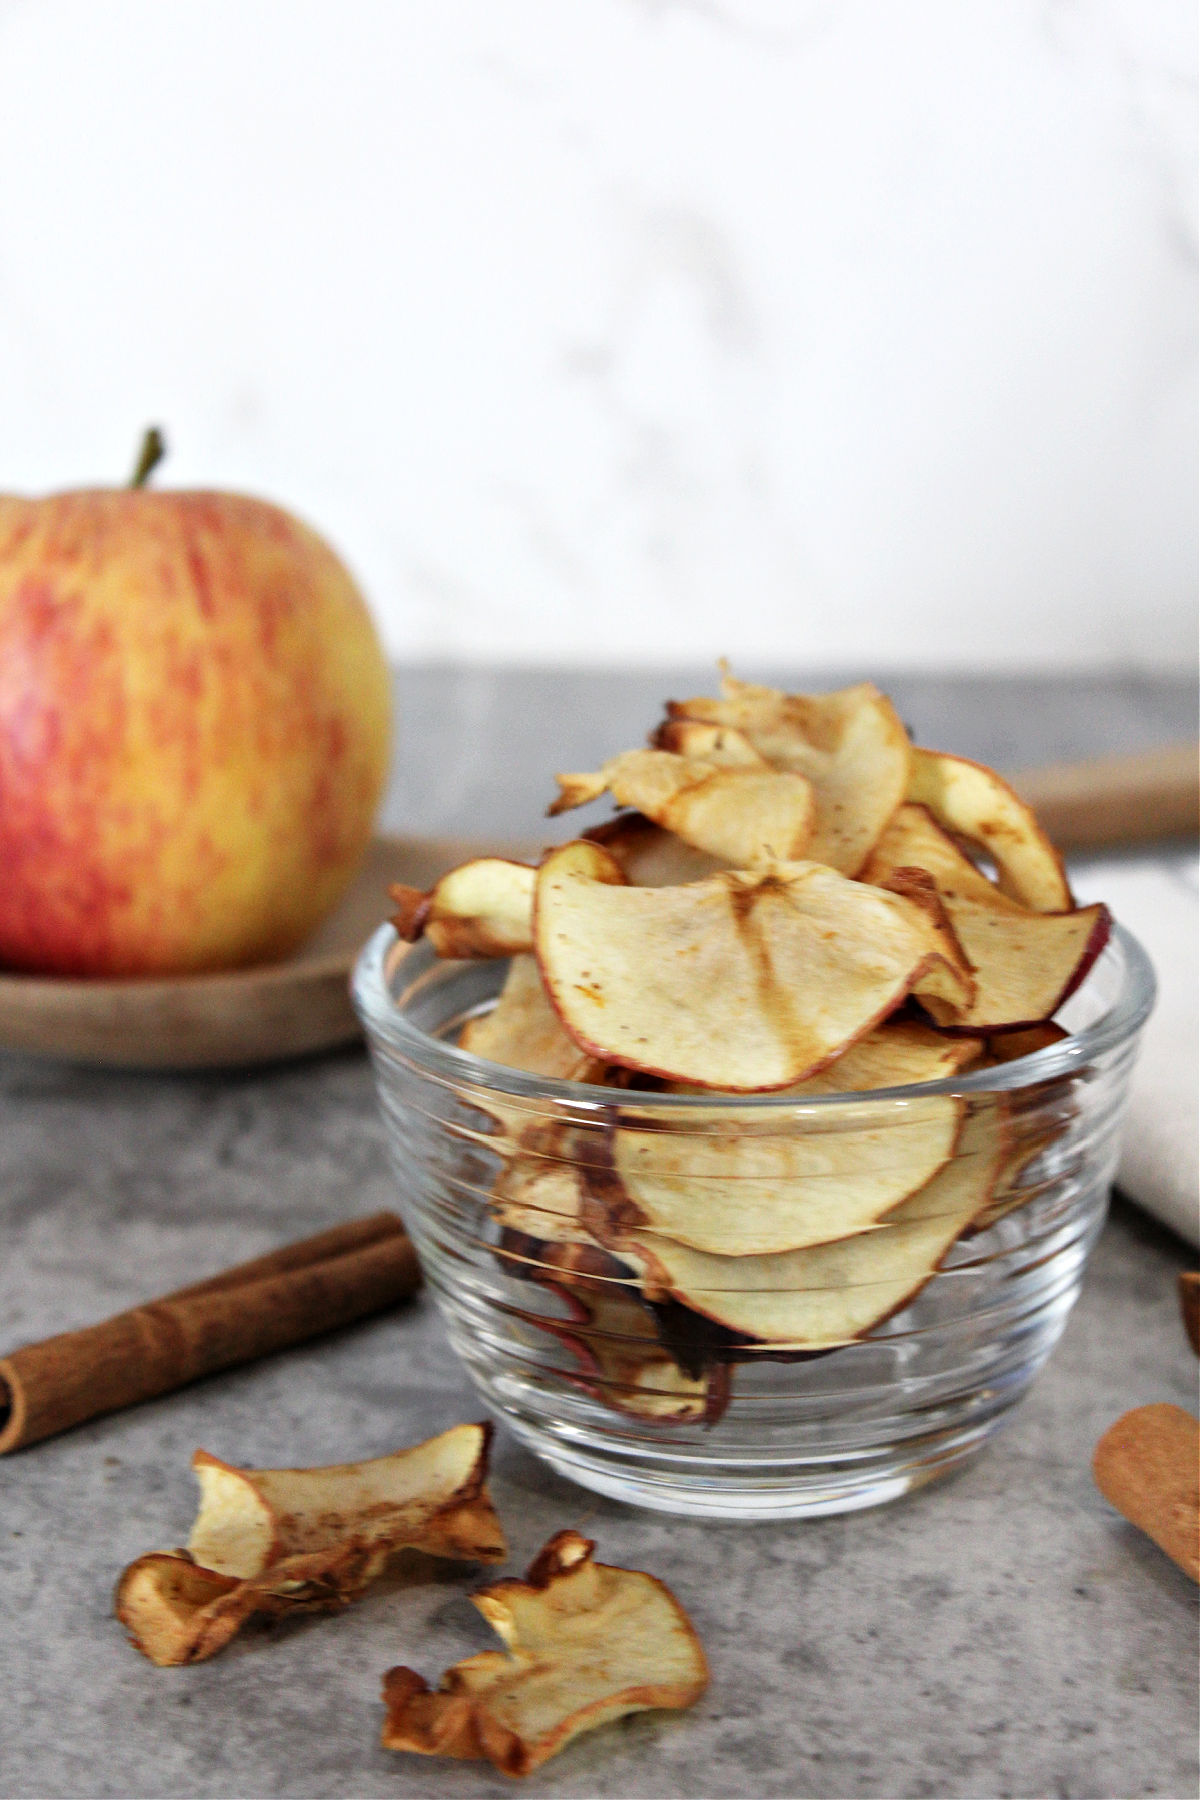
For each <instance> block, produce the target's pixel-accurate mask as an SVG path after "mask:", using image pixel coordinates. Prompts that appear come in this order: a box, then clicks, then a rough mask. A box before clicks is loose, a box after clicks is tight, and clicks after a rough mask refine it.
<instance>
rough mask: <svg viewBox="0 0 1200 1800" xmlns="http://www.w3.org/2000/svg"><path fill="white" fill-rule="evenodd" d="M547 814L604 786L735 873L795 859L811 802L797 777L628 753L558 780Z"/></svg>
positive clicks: (808, 826) (811, 816)
mask: <svg viewBox="0 0 1200 1800" xmlns="http://www.w3.org/2000/svg"><path fill="white" fill-rule="evenodd" d="M557 780H558V785H559V788H560V789H561V792H560V794H559V797H558V799H557V800H556V801H555V802H554V804H553V805H552V806H551V807H550V812H551V813H552V814H554V813H561V812H567V811H569V810H570V809H571V808H572V807H575V806H585V805H586V804H587V803H588V801H590V800H595V799H596V798H597V797H598V796H599V795H600V794H602V793H604V792H605V790H606V789H607V790H608V791H610V792H611V794H612V796H613V799H614V800H616V802H617V804H618V805H620V806H633V807H636V808H637V810H638V811H639V812H641V813H643V814H645V816H646V817H647V818H649V819H652V820H653V821H654V823H655V824H656V825H661V826H663V827H664V829H665V830H667V831H670V832H671V833H672V834H673V835H674V836H675V837H677V838H680V839H681V840H682V841H683V843H685V844H690V845H692V847H693V848H694V849H697V850H704V851H707V852H708V854H709V855H711V856H719V857H723V858H725V859H726V860H728V861H729V862H730V863H732V864H734V865H735V866H736V867H737V868H743V869H748V868H752V867H753V866H754V865H755V864H756V863H761V862H772V861H773V862H784V861H788V860H790V859H792V858H794V857H798V856H802V855H803V854H804V852H805V848H806V846H807V844H808V842H809V839H810V838H811V837H812V834H813V826H814V822H815V802H814V799H813V790H812V786H811V784H810V783H809V782H808V781H807V780H806V778H805V777H804V776H803V775H797V774H794V773H792V772H790V771H788V770H781V769H772V768H770V767H769V766H768V765H767V764H766V763H764V762H762V761H761V759H759V758H756V759H755V761H754V763H753V764H752V765H751V766H749V767H747V766H744V765H741V764H738V765H736V766H731V765H728V764H726V765H718V764H715V763H711V762H704V761H701V760H700V759H698V758H694V757H687V756H677V755H675V754H674V753H673V752H672V751H669V750H627V751H625V752H624V753H623V754H622V755H620V756H614V757H613V758H612V759H611V760H610V761H609V762H606V763H605V765H604V767H603V768H602V769H601V770H599V771H598V773H596V774H594V775H559V776H558V777H557Z"/></svg>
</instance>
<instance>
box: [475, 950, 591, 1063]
mask: <svg viewBox="0 0 1200 1800" xmlns="http://www.w3.org/2000/svg"><path fill="white" fill-rule="evenodd" d="M458 1042H459V1047H460V1048H461V1049H463V1050H468V1051H470V1053H471V1055H472V1056H483V1057H486V1058H487V1059H488V1061H489V1062H494V1063H500V1064H501V1065H502V1066H503V1067H504V1068H506V1069H524V1070H525V1071H526V1072H527V1073H528V1074H531V1075H549V1076H551V1077H552V1078H553V1079H554V1080H555V1081H602V1080H603V1078H604V1065H603V1063H599V1062H597V1061H596V1059H595V1057H592V1056H588V1055H587V1054H586V1053H585V1052H584V1051H582V1050H581V1049H580V1048H579V1046H578V1044H576V1043H575V1042H574V1040H573V1039H571V1038H569V1037H568V1036H567V1034H566V1032H565V1031H564V1030H563V1028H562V1025H561V1023H560V1022H559V1017H558V1014H557V1013H556V1012H555V1010H554V1008H553V1007H552V1006H551V1004H550V1002H549V1000H548V999H547V997H546V990H545V987H544V986H543V985H542V977H541V972H540V971H539V969H538V966H537V960H536V958H535V957H533V956H528V955H522V956H514V957H513V959H512V961H511V962H510V963H509V966H508V974H507V975H506V977H505V980H504V986H503V987H502V988H501V990H500V994H499V997H498V999H497V1001H496V1004H495V1006H494V1007H493V1008H492V1010H491V1012H489V1013H481V1014H480V1015H479V1017H478V1018H475V1019H468V1020H467V1023H466V1024H465V1025H464V1026H463V1028H462V1031H461V1032H460V1034H459V1040H458Z"/></svg>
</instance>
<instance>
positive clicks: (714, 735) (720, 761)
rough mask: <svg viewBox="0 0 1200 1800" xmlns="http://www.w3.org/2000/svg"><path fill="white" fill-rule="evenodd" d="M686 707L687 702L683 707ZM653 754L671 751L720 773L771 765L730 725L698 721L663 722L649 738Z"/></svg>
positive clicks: (746, 738)
mask: <svg viewBox="0 0 1200 1800" xmlns="http://www.w3.org/2000/svg"><path fill="white" fill-rule="evenodd" d="M684 704H686V702H685V703H684ZM650 741H651V743H652V744H653V746H654V748H655V749H656V750H673V751H674V752H675V754H676V755H677V756H694V757H699V759H700V761H701V762H710V763H716V764H717V766H718V767H719V768H723V769H754V768H758V769H769V768H770V767H771V764H770V763H769V762H768V761H767V759H766V757H765V756H762V755H760V753H759V752H758V751H757V750H756V749H755V748H754V745H753V744H752V743H751V742H750V739H749V738H748V737H747V736H746V734H745V732H744V731H736V730H735V729H734V728H733V726H731V725H706V724H705V723H704V722H703V721H702V720H700V719H684V718H680V719H664V720H663V722H662V724H661V725H660V726H659V727H658V729H657V731H654V732H652V733H651V735H650Z"/></svg>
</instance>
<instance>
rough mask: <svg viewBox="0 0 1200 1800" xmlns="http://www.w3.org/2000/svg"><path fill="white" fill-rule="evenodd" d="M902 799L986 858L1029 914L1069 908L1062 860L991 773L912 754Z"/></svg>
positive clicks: (926, 753)
mask: <svg viewBox="0 0 1200 1800" xmlns="http://www.w3.org/2000/svg"><path fill="white" fill-rule="evenodd" d="M905 799H907V800H912V801H915V802H916V803H917V804H918V805H920V806H927V807H928V808H929V811H930V812H931V813H932V815H933V817H934V818H935V819H936V821H937V823H938V824H939V825H941V826H942V827H943V828H944V829H945V830H946V831H949V832H953V833H954V835H955V836H956V837H963V838H966V839H967V840H968V841H969V842H970V843H972V844H978V845H979V847H980V849H982V850H983V851H985V852H986V854H987V855H988V856H990V857H991V859H992V861H993V862H994V863H995V865H996V874H997V878H998V880H999V885H1000V890H1001V892H1002V893H1004V894H1006V895H1008V896H1009V898H1010V899H1013V900H1017V901H1019V902H1020V903H1021V905H1022V906H1027V907H1029V908H1030V910H1031V911H1033V912H1069V911H1070V909H1071V907H1072V906H1073V905H1074V902H1073V900H1072V899H1071V890H1070V888H1069V886H1068V885H1067V877H1066V873H1065V871H1064V869H1063V864H1062V858H1061V856H1060V855H1059V854H1058V851H1057V850H1056V849H1055V848H1054V845H1053V844H1052V843H1051V842H1050V839H1049V838H1048V837H1047V836H1046V834H1045V832H1044V831H1043V830H1042V828H1041V826H1040V825H1039V824H1038V822H1037V819H1036V818H1035V816H1034V813H1033V810H1032V808H1031V807H1028V806H1026V804H1025V802H1024V801H1023V800H1022V799H1020V798H1019V797H1018V795H1016V794H1015V793H1014V792H1013V790H1012V788H1010V787H1009V785H1008V783H1007V781H1003V780H1001V778H1000V776H999V775H997V774H996V772H995V770H994V769H988V768H985V767H984V765H983V764H982V763H977V762H970V761H968V759H967V758H966V757H964V756H946V755H944V754H943V753H942V752H941V751H939V750H914V751H913V753H912V770H911V773H910V775H909V781H908V791H907V793H906V795H905Z"/></svg>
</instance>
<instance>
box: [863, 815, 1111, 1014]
mask: <svg viewBox="0 0 1200 1800" xmlns="http://www.w3.org/2000/svg"><path fill="white" fill-rule="evenodd" d="M915 870H924V871H925V872H926V873H927V874H928V875H929V876H930V877H931V878H932V880H933V882H934V883H935V884H936V887H937V891H938V894H939V895H940V897H941V901H942V904H943V905H944V907H945V909H946V913H947V915H948V917H949V919H950V923H951V925H952V926H953V929H954V934H955V936H956V938H957V939H958V941H959V943H960V944H961V945H962V947H963V949H964V951H965V952H966V954H967V957H968V958H969V960H970V962H971V965H972V968H973V969H974V971H975V996H974V999H973V1000H972V1002H971V1004H970V1006H969V1007H967V1008H966V1009H965V1010H964V1009H963V1008H961V1007H959V1006H956V1005H954V1004H953V1002H951V1003H949V1004H947V1003H946V1002H945V1001H944V1000H943V999H942V998H941V997H939V996H937V995H931V994H928V993H927V994H923V995H922V996H921V999H922V1001H923V1003H924V1004H925V1005H926V1007H927V1008H928V1010H929V1012H930V1013H931V1014H932V1016H933V1017H934V1019H935V1020H936V1021H937V1023H938V1024H941V1025H947V1026H953V1027H954V1028H955V1029H956V1030H962V1031H975V1032H983V1033H989V1032H993V1031H1001V1030H1013V1029H1019V1028H1023V1027H1026V1026H1030V1025H1036V1024H1038V1023H1040V1022H1041V1021H1043V1020H1045V1019H1048V1018H1049V1017H1050V1015H1051V1014H1052V1013H1054V1012H1056V1011H1057V1010H1058V1008H1059V1007H1060V1006H1061V1005H1062V1003H1063V1001H1064V1000H1066V999H1067V997H1068V995H1070V994H1072V993H1073V992H1074V991H1075V989H1076V987H1078V985H1079V983H1080V982H1081V981H1082V980H1083V978H1084V976H1085V975H1086V974H1087V972H1088V970H1089V969H1090V968H1091V966H1092V964H1093V962H1094V961H1095V960H1096V957H1097V956H1098V955H1099V954H1100V951H1101V950H1102V949H1103V948H1104V945H1105V943H1106V942H1107V939H1108V933H1109V927H1110V919H1109V915H1108V910H1107V908H1106V907H1104V906H1084V907H1080V908H1079V909H1078V910H1077V911H1074V912H1064V913H1057V912H1055V913H1051V912H1032V911H1030V910H1029V909H1028V908H1026V907H1024V906H1021V905H1019V904H1018V903H1017V902H1016V901H1015V900H1011V899H1009V898H1008V897H1007V895H1005V894H1003V893H1001V892H1000V891H999V889H998V888H996V887H995V886H993V884H992V883H991V882H990V881H989V880H988V879H987V877H986V876H985V875H982V874H981V873H980V871H979V870H978V869H977V868H976V867H975V865H974V864H973V863H972V862H971V861H970V860H969V859H968V858H967V857H965V856H964V855H963V853H962V852H961V850H959V849H958V847H957V846H956V845H955V844H953V843H952V842H951V840H950V838H949V837H947V835H946V833H945V832H944V831H943V830H942V829H941V828H940V827H939V826H938V825H937V824H936V822H935V821H934V819H933V817H932V815H931V814H930V812H929V811H928V810H927V808H925V807H924V806H916V805H913V804H911V803H909V804H906V805H904V806H902V807H900V808H899V809H898V811H897V813H896V816H895V817H894V818H893V819H892V821H891V823H890V824H889V825H888V827H887V829H886V831H885V832H884V833H883V836H882V837H881V838H880V840H879V842H878V844H877V845H876V846H875V849H874V850H873V851H872V853H871V856H870V859H869V861H868V863H867V866H866V868H865V869H864V870H863V876H862V878H863V880H864V881H867V882H879V883H881V884H884V883H886V884H887V885H888V886H889V887H892V886H894V885H895V883H896V882H897V880H898V879H899V878H900V877H908V879H909V880H910V881H911V879H912V874H913V872H914V871H915Z"/></svg>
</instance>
